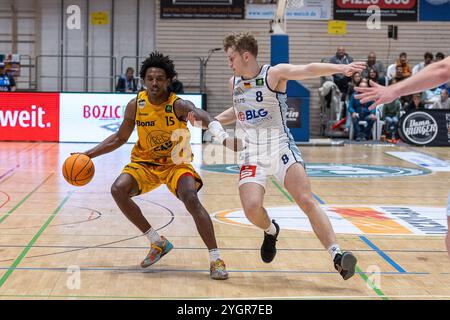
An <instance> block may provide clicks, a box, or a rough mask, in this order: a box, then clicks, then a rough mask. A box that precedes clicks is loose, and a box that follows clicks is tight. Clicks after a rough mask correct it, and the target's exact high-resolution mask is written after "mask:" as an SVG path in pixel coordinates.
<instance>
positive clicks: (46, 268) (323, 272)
mask: <svg viewBox="0 0 450 320" xmlns="http://www.w3.org/2000/svg"><path fill="white" fill-rule="evenodd" d="M0 270H13V271H16V270H17V271H62V272H66V271H67V267H0ZM358 270H359V271H357V272H355V273H357V274H360V275H372V274H373V273H372V272H364V271H362V270H361V269H359V268H358ZM80 271H115V272H129V273H161V272H180V273H182V272H185V273H205V274H208V273H209V270H208V269H176V268H154V269H142V268H140V267H138V266H137V265H136V268H130V267H128V268H120V267H116V268H114V267H103V268H99V267H80ZM227 271H228V272H229V273H285V274H310V275H330V276H335V275H336V271H310V270H254V269H252V270H233V269H230V270H227ZM379 274H380V275H384V276H390V275H391V276H397V275H403V276H409V275H421V276H426V275H430V273H429V272H405V273H401V274H400V273H398V272H395V271H388V272H380V273H379ZM369 281H370V280H369Z"/></svg>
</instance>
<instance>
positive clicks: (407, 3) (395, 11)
mask: <svg viewBox="0 0 450 320" xmlns="http://www.w3.org/2000/svg"><path fill="white" fill-rule="evenodd" d="M373 6H376V7H378V9H379V12H380V18H381V21H417V0H334V6H333V13H334V19H335V20H344V21H345V20H367V19H368V18H369V17H371V16H372V15H373V14H374V13H375V11H374V10H373ZM369 7H370V8H371V10H369V12H367V9H368V8H369Z"/></svg>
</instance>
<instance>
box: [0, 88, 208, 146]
mask: <svg viewBox="0 0 450 320" xmlns="http://www.w3.org/2000/svg"><path fill="white" fill-rule="evenodd" d="M135 97H136V94H133V93H132V94H114V93H100V94H99V93H9V92H8V93H0V141H60V142H94V143H97V142H101V141H103V140H104V139H106V138H107V137H109V136H110V135H111V134H113V133H115V132H117V131H118V130H119V127H120V125H121V123H122V121H123V115H124V112H125V108H126V106H127V104H128V102H129V101H130V100H131V99H133V98H135ZM178 97H180V98H182V99H185V100H189V101H191V102H192V103H193V104H194V105H195V106H196V107H197V108H201V109H203V108H204V106H203V101H204V100H203V96H202V95H201V94H180V95H178ZM188 128H189V131H190V133H191V143H202V129H200V128H194V127H192V126H191V125H190V124H189V123H188ZM137 138H138V137H137V131H136V130H134V132H133V133H132V135H131V136H130V139H129V140H128V142H129V143H134V142H136V141H137Z"/></svg>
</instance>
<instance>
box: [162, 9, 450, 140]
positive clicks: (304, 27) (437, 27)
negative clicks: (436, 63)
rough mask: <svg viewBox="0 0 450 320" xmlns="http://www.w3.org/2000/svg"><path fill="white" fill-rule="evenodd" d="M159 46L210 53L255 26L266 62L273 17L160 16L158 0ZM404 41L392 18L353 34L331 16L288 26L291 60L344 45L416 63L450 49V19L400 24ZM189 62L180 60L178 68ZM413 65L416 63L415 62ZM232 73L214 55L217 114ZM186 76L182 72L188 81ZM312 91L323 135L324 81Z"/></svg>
mask: <svg viewBox="0 0 450 320" xmlns="http://www.w3.org/2000/svg"><path fill="white" fill-rule="evenodd" d="M156 5H157V7H156V11H157V15H156V48H158V49H159V50H161V51H163V52H165V53H167V54H170V55H176V54H179V53H180V52H183V54H185V55H200V56H207V54H208V50H209V49H211V48H216V47H221V44H222V39H223V37H224V36H225V35H226V34H227V33H228V32H235V31H251V32H253V33H254V34H255V35H256V38H257V40H258V42H259V45H260V54H259V59H260V61H261V63H268V62H269V61H270V36H269V20H220V19H215V20H188V19H185V20H181V19H180V20H173V19H160V18H159V0H157V3H156ZM396 24H397V25H398V28H399V30H398V37H399V39H398V40H391V41H389V40H388V38H387V28H388V27H387V23H384V24H382V28H381V29H380V30H368V29H367V27H366V24H365V22H347V34H346V35H343V36H335V35H328V22H327V21H298V20H289V21H288V23H287V31H288V33H289V37H290V38H289V40H290V52H289V56H290V62H291V63H297V64H303V63H308V62H320V59H321V58H323V57H331V56H333V55H334V54H335V52H336V48H337V47H338V46H339V45H343V46H345V47H346V50H347V52H348V53H349V54H350V55H351V56H352V57H353V58H355V59H364V60H365V59H366V58H367V54H368V53H369V51H371V50H373V51H375V52H376V53H377V56H378V58H379V59H381V60H382V61H383V62H385V63H386V62H387V61H389V62H390V63H391V62H393V60H395V59H396V58H397V57H398V54H399V53H400V52H401V51H406V52H407V53H408V56H409V59H410V63H411V65H412V66H414V65H415V64H416V63H418V62H420V61H422V59H423V54H424V52H425V51H426V50H430V51H432V52H433V53H436V52H437V51H441V52H443V53H444V54H445V55H449V54H450V24H449V23H439V22H435V23H406V22H403V23H396ZM182 64H183V62H182V61H180V62H178V63H177V68H179V67H180V65H182ZM412 66H411V67H412ZM231 75H232V74H231V72H230V70H229V68H228V67H227V61H226V56H225V54H224V52H223V51H220V52H216V53H215V54H213V55H212V57H211V59H210V61H209V63H208V67H207V79H206V80H207V93H208V110H209V111H210V112H211V113H212V114H214V115H216V114H218V113H220V112H221V111H222V110H224V109H225V108H226V107H227V106H229V105H230V103H231V99H230V95H229V93H228V87H227V83H228V79H229V78H230V76H231ZM183 77H186V75H183V74H180V79H181V80H183ZM302 83H303V84H304V85H305V86H306V87H308V88H309V89H310V90H311V113H310V117H311V119H310V120H311V134H313V135H317V134H319V105H318V95H317V89H318V87H319V84H320V83H319V80H318V79H317V80H316V79H313V80H307V81H304V82H302Z"/></svg>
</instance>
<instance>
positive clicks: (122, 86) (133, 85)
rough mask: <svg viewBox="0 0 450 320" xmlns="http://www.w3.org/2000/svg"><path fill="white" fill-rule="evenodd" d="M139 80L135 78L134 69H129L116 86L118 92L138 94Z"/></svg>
mask: <svg viewBox="0 0 450 320" xmlns="http://www.w3.org/2000/svg"><path fill="white" fill-rule="evenodd" d="M137 91H138V85H137V79H135V78H134V69H133V68H131V67H128V68H127V71H126V72H125V75H121V76H120V78H119V81H118V82H117V85H116V92H137Z"/></svg>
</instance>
